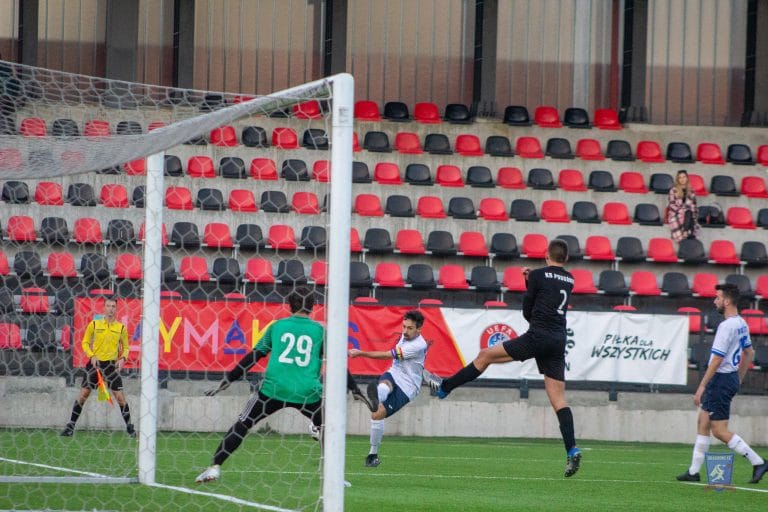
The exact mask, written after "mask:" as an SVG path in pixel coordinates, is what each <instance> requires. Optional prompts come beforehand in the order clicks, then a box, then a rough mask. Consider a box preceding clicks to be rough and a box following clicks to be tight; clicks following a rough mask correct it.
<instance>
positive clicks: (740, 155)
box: [725, 144, 755, 165]
mask: <svg viewBox="0 0 768 512" xmlns="http://www.w3.org/2000/svg"><path fill="white" fill-rule="evenodd" d="M725 159H726V161H728V162H730V163H732V164H736V165H755V161H754V159H753V158H752V150H750V149H749V146H747V145H746V144H731V145H730V146H728V151H727V152H726V157H725Z"/></svg>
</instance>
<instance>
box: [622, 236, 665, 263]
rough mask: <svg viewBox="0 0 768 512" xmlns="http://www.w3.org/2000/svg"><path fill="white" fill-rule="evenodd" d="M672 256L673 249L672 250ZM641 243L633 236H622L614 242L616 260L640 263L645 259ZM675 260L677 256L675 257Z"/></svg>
mask: <svg viewBox="0 0 768 512" xmlns="http://www.w3.org/2000/svg"><path fill="white" fill-rule="evenodd" d="M673 256H674V251H673ZM645 258H646V256H645V250H644V249H643V243H642V242H641V241H640V239H639V238H637V237H634V236H622V237H620V238H619V239H618V241H617V242H616V260H617V261H622V262H625V263H640V262H644V261H645ZM675 261H677V257H675Z"/></svg>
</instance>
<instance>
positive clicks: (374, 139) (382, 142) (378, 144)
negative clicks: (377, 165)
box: [363, 131, 392, 153]
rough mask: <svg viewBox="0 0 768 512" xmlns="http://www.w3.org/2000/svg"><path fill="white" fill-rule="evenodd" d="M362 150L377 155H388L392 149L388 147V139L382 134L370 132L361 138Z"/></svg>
mask: <svg viewBox="0 0 768 512" xmlns="http://www.w3.org/2000/svg"><path fill="white" fill-rule="evenodd" d="M363 149H366V150H368V151H373V152H377V153H389V152H391V151H392V147H391V146H390V145H389V137H388V136H387V134H386V133H384V132H379V131H370V132H367V133H366V134H365V137H364V138H363Z"/></svg>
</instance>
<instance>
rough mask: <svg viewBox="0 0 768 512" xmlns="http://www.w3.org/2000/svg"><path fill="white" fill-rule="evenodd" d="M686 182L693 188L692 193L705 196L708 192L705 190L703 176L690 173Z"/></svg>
mask: <svg viewBox="0 0 768 512" xmlns="http://www.w3.org/2000/svg"><path fill="white" fill-rule="evenodd" d="M688 184H689V185H690V187H691V190H693V193H694V194H696V195H697V196H705V195H707V194H709V192H707V185H706V184H705V183H704V178H702V177H701V175H700V174H694V173H691V174H689V175H688Z"/></svg>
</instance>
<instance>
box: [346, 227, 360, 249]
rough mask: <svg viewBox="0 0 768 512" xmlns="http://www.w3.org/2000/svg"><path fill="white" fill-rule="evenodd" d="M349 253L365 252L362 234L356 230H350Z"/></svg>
mask: <svg viewBox="0 0 768 512" xmlns="http://www.w3.org/2000/svg"><path fill="white" fill-rule="evenodd" d="M349 252H363V244H361V243H360V233H359V232H358V231H357V229H356V228H350V230H349Z"/></svg>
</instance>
